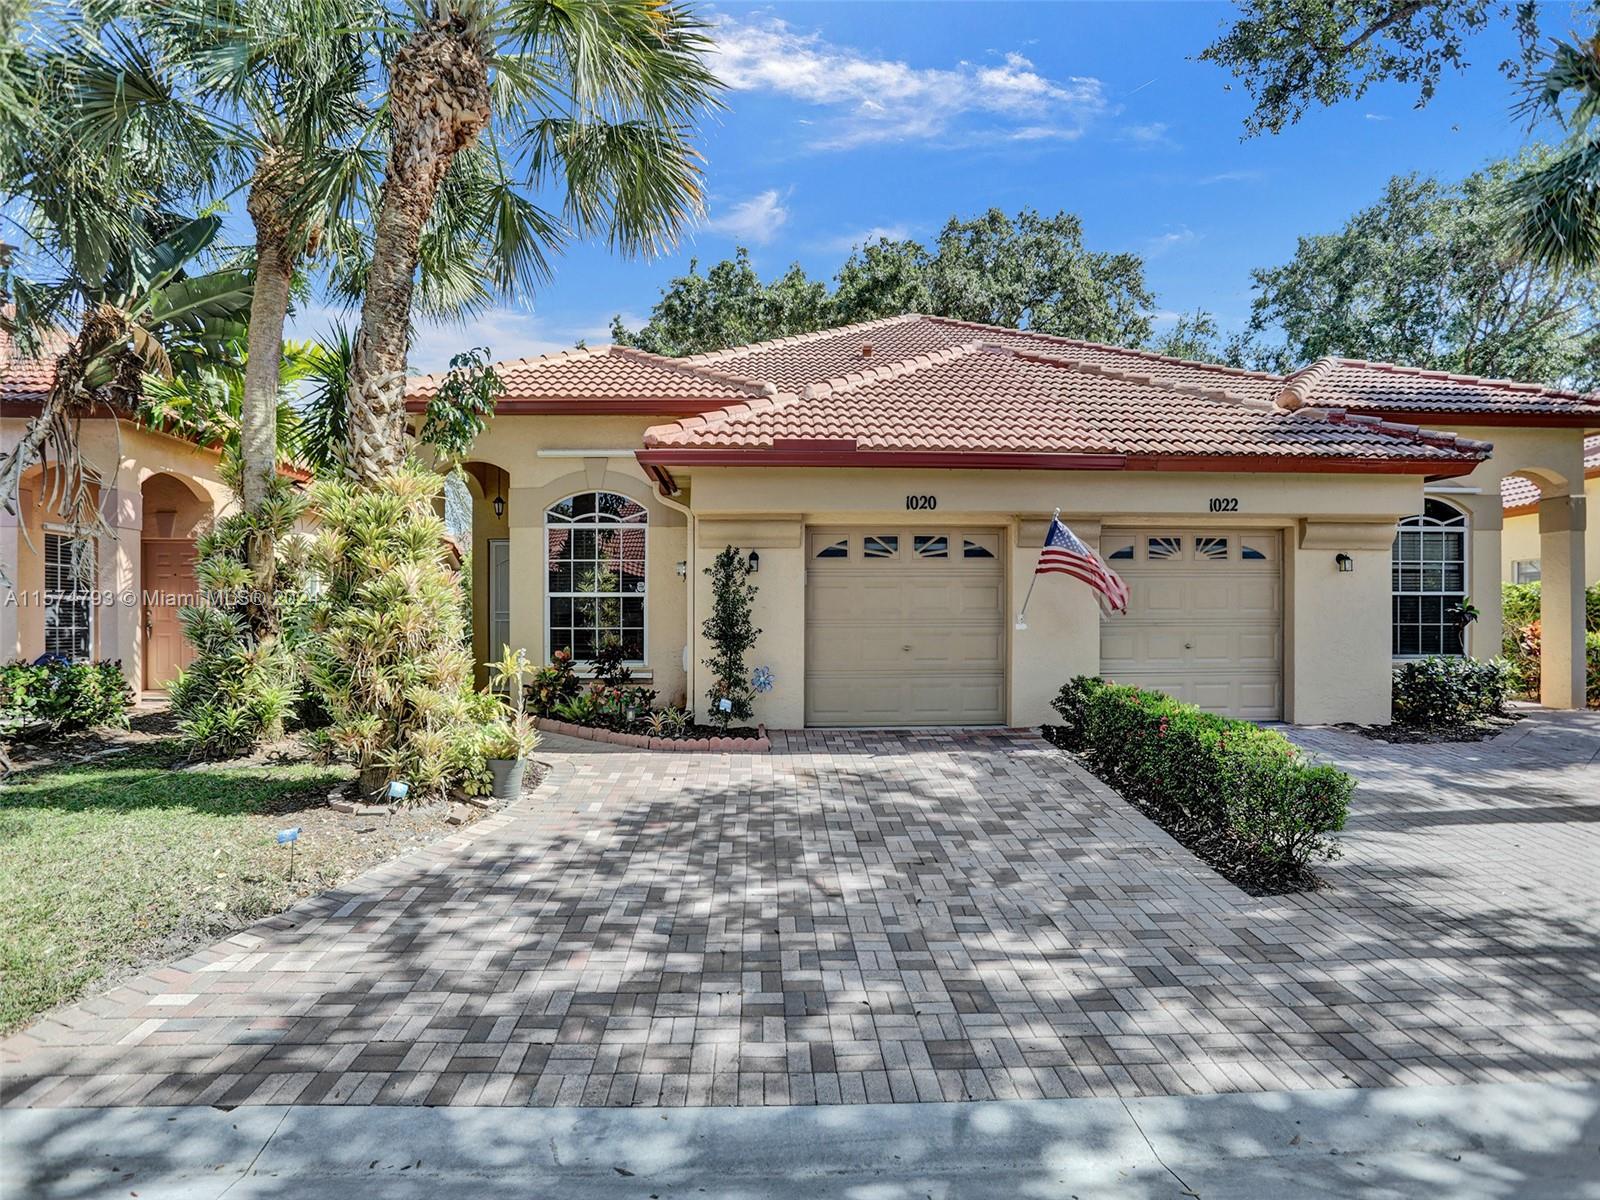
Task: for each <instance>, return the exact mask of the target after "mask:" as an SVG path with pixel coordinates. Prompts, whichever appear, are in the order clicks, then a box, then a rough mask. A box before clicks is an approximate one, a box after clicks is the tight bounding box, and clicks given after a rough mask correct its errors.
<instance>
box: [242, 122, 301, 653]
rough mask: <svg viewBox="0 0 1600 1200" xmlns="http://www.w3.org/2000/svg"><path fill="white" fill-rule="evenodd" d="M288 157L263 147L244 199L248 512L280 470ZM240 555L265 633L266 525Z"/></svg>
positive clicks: (271, 566) (269, 550) (289, 266)
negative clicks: (248, 232) (251, 261)
mask: <svg viewBox="0 0 1600 1200" xmlns="http://www.w3.org/2000/svg"><path fill="white" fill-rule="evenodd" d="M289 161H290V160H288V159H286V158H285V157H284V156H282V155H281V154H279V153H278V152H277V151H276V150H272V149H269V150H267V151H265V152H263V154H262V156H261V161H260V162H259V164H258V165H257V167H256V174H255V178H254V179H253V180H252V181H251V184H250V197H249V200H248V202H247V207H248V209H249V212H250V219H251V220H252V221H253V222H254V223H255V227H256V278H255V290H254V292H253V293H252V295H251V299H250V338H249V356H248V357H247V358H246V360H245V369H244V395H243V397H242V398H241V401H240V407H239V444H240V458H241V463H240V466H241V471H240V478H239V492H240V495H241V498H242V499H243V501H244V510H245V512H247V513H253V512H256V511H258V510H259V509H260V507H261V506H262V505H263V504H265V503H266V501H267V498H268V497H269V496H270V495H271V493H272V486H273V483H274V482H275V480H276V477H277V473H278V373H279V363H280V361H281V360H282V358H283V323H284V319H285V318H286V317H287V315H288V312H289V287H290V284H291V282H292V281H293V278H294V266H295V257H296V256H295V252H294V250H293V248H292V244H291V241H290V237H291V232H292V230H291V226H290V223H289V221H288V219H287V215H286V201H287V198H288V197H287V196H286V194H285V193H286V191H287V189H288V188H289V187H290V186H292V179H291V177H290V176H291V174H292V172H291V171H289V170H288V169H287V167H288V164H289ZM245 553H246V555H247V561H248V563H249V566H250V573H251V575H252V576H253V577H254V583H255V588H256V592H257V596H256V597H255V598H253V600H252V603H250V604H249V605H248V609H249V612H250V615H251V622H252V624H254V625H256V626H257V629H256V632H257V633H258V634H262V635H268V634H270V633H272V632H273V631H274V630H275V628H276V626H277V620H276V615H277V609H276V606H275V605H274V604H273V602H272V585H273V574H274V571H275V569H276V548H275V547H274V545H273V537H272V532H271V530H268V529H258V530H257V531H256V532H255V533H254V534H252V536H251V537H250V540H249V542H248V544H247V547H246V551H245Z"/></svg>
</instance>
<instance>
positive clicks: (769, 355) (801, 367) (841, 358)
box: [682, 313, 1284, 400]
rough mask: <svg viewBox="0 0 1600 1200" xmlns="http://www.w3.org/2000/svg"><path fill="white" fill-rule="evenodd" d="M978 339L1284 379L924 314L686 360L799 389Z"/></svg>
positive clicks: (1132, 366)
mask: <svg viewBox="0 0 1600 1200" xmlns="http://www.w3.org/2000/svg"><path fill="white" fill-rule="evenodd" d="M973 342H987V343H990V344H992V345H996V346H1004V347H1007V348H1011V349H1017V350H1037V351H1040V352H1042V353H1047V354H1063V355H1070V356H1071V357H1072V358H1074V359H1076V360H1079V361H1082V362H1088V363H1097V364H1100V365H1102V366H1107V367H1115V368H1119V369H1123V370H1132V371H1138V372H1140V373H1141V374H1146V375H1150V376H1152V377H1154V378H1157V379H1164V380H1168V381H1170V382H1174V383H1196V384H1199V385H1201V386H1205V387H1215V386H1217V384H1218V382H1219V381H1226V386H1227V387H1228V388H1230V389H1232V390H1234V391H1237V392H1240V393H1241V394H1244V395H1248V396H1251V397H1253V398H1259V399H1263V400H1270V399H1272V397H1273V396H1275V395H1277V393H1278V392H1279V391H1280V390H1281V389H1282V387H1283V382H1284V381H1283V378H1282V377H1281V376H1278V375H1268V374H1266V373H1264V372H1260V371H1244V370H1240V369H1239V368H1237V367H1224V366H1220V365H1218V364H1216V363H1202V362H1191V361H1188V360H1186V359H1180V358H1170V357H1168V356H1166V355H1162V354H1156V353H1154V352H1153V351H1149V350H1126V349H1123V348H1121V347H1119V346H1107V345H1103V344H1101V343H1099V342H1086V341H1081V340H1079V339H1077V338H1066V337H1057V336H1056V335H1054V334H1047V333H1034V332H1031V331H1029V330H1022V329H1008V328H1006V327H1004V326H1000V325H982V324H979V323H978V322H976V321H957V320H954V319H952V318H949V317H928V316H923V315H921V314H919V313H911V314H908V315H906V316H902V317H884V318H882V319H881V320H877V321H866V322H863V323H861V324H859V325H846V326H843V327H841V328H838V329H824V330H820V331H818V332H816V333H805V334H799V335H797V336H794V337H786V338H775V339H773V340H772V341H766V342H756V343H754V344H752V345H749V346H733V347H730V348H729V349H727V350H718V351H714V352H712V353H709V354H697V355H694V356H692V357H689V358H686V359H683V360H682V361H684V362H685V363H690V364H693V365H696V366H706V367H716V368H720V369H723V370H727V371H732V372H733V373H735V374H736V375H740V376H743V377H745V378H748V379H759V380H762V381H764V382H766V383H770V384H772V385H773V386H775V387H777V388H778V389H780V390H782V391H798V390H799V389H801V388H804V387H805V386H807V385H808V384H812V383H822V382H824V381H826V380H829V379H837V378H840V377H842V376H845V375H848V374H850V373H851V372H852V371H858V370H860V369H862V368H863V367H866V366H871V365H873V364H876V363H884V362H895V361H898V360H901V359H909V358H915V357H917V356H918V355H922V354H931V353H936V352H938V351H940V350H949V349H951V348H953V347H956V346H964V345H970V344H971V343H973ZM866 347H870V351H867V350H865V348H866Z"/></svg>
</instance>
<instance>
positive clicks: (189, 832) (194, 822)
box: [0, 742, 415, 1032]
mask: <svg viewBox="0 0 1600 1200" xmlns="http://www.w3.org/2000/svg"><path fill="white" fill-rule="evenodd" d="M178 763H179V753H178V749H177V746H176V744H175V743H173V742H155V743H152V744H149V745H148V746H146V747H144V748H141V749H138V750H134V751H130V752H129V753H127V754H124V755H121V756H119V757H117V758H114V759H108V760H103V761H99V762H94V763H82V764H76V765H64V766H55V767H47V768H43V769H39V770H36V771H29V772H25V773H23V774H21V775H17V776H13V777H12V778H11V779H9V780H7V781H6V782H5V784H4V785H3V786H0V897H3V898H4V899H3V901H0V1032H8V1031H11V1030H14V1029H16V1028H17V1027H19V1026H20V1025H23V1024H25V1023H26V1022H27V1021H28V1020H30V1019H31V1018H33V1017H35V1016H37V1015H38V1014H39V1013H41V1012H44V1011H45V1010H47V1009H50V1008H53V1007H55V1006H56V1005H58V1004H63V1003H66V1002H68V1001H71V1000H73V999H76V998H77V997H79V996H80V995H82V994H83V993H84V992H85V991H86V990H87V989H89V988H90V987H91V986H92V985H94V984H95V983H96V982H97V981H105V980H109V979H113V978H115V977H117V976H119V975H121V974H125V973H126V972H127V971H129V970H131V969H133V968H135V967H137V966H139V965H141V964H142V963H145V962H147V961H149V960H151V959H153V958H159V957H170V956H172V955H174V954H177V953H181V952H183V951H184V950H186V949H187V948H188V947H189V946H191V945H193V944H195V943H196V942H199V941H202V940H209V939H210V938H214V937H216V936H220V935H222V934H225V933H226V932H228V931H230V930H232V929H236V928H238V927H239V926H240V925H243V924H245V923H248V922H249V921H252V920H255V919H256V918H259V917H262V916H266V915H268V914H270V913H274V912H279V911H282V910H283V909H284V908H286V907H288V906H289V905H290V904H292V903H293V902H294V901H295V900H296V899H298V898H299V897H301V896H304V895H307V894H309V893H311V892H314V891H318V890H321V889H322V888H325V887H328V886H330V885H331V884H332V883H334V882H335V881H336V880H337V879H339V878H340V877H343V876H345V875H348V874H349V873H351V872H352V871H353V870H355V869H361V868H364V867H366V866H368V865H370V864H371V863H372V862H375V861H380V860H381V859H382V858H385V857H389V856H390V855H392V854H393V853H394V852H395V850H396V845H395V844H394V843H395V837H394V834H395V833H400V834H402V835H403V834H405V833H410V832H415V830H414V828H413V827H407V828H405V829H402V830H396V831H390V830H384V831H382V832H380V833H379V836H378V837H376V838H373V837H371V836H370V835H371V834H372V833H373V832H374V830H373V829H372V828H370V826H372V824H373V823H372V822H371V821H367V822H366V823H365V824H366V825H367V826H368V827H369V828H358V827H357V825H358V822H357V820H356V819H354V818H344V817H342V815H341V814H335V813H333V811H332V810H331V809H329V808H328V807H327V805H326V804H325V803H324V798H325V796H326V793H327V791H328V789H329V788H331V787H332V786H334V785H335V784H336V783H338V782H340V781H342V780H344V779H346V778H348V772H347V771H345V770H342V769H339V768H330V767H326V766H319V765H315V764H311V763H292V764H286V765H260V764H254V765H251V766H247V767H238V768H232V769H230V768H227V767H224V766H208V767H203V768H200V769H195V770H181V769H178ZM292 825H301V826H303V827H305V829H306V832H305V833H304V834H302V838H301V841H300V845H299V847H298V851H297V854H296V864H295V878H294V879H293V880H289V879H287V878H286V877H285V874H286V867H287V866H288V853H287V851H286V849H285V848H284V847H281V846H279V845H278V844H277V842H276V840H275V838H274V834H275V833H276V832H277V830H279V829H282V828H285V827H286V826H292Z"/></svg>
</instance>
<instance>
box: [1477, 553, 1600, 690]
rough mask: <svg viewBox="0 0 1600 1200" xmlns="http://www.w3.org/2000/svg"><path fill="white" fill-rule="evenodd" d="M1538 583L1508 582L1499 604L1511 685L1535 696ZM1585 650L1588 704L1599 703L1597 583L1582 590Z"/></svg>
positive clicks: (1599, 601)
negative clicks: (1510, 672)
mask: <svg viewBox="0 0 1600 1200" xmlns="http://www.w3.org/2000/svg"><path fill="white" fill-rule="evenodd" d="M1539 598H1540V587H1539V585H1538V584H1537V583H1508V584H1506V585H1505V586H1504V591H1503V595H1502V605H1503V609H1502V611H1503V612H1504V615H1505V635H1504V641H1503V642H1502V645H1501V653H1502V654H1503V655H1505V658H1506V661H1507V662H1509V663H1510V664H1511V670H1512V679H1513V682H1512V686H1513V688H1514V689H1515V690H1516V691H1517V693H1518V694H1520V695H1523V696H1529V697H1531V698H1533V699H1538V696H1539V686H1540V683H1541V674H1540V664H1539V654H1540V640H1541V636H1540V635H1541V634H1542V632H1543V630H1542V627H1541V626H1540V623H1539ZM1584 617H1585V628H1586V629H1587V630H1588V635H1587V637H1586V638H1585V651H1586V658H1587V660H1588V687H1587V693H1588V698H1589V705H1590V707H1596V706H1600V649H1597V643H1600V583H1595V584H1591V585H1590V586H1589V589H1588V591H1587V592H1586V593H1585V605H1584Z"/></svg>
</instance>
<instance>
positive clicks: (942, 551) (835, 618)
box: [806, 526, 1005, 726]
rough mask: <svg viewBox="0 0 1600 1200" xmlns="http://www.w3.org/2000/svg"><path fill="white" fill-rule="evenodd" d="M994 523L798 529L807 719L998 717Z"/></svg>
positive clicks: (1001, 712)
mask: <svg viewBox="0 0 1600 1200" xmlns="http://www.w3.org/2000/svg"><path fill="white" fill-rule="evenodd" d="M1000 547H1001V537H1000V531H999V530H996V529H937V528H935V529H927V528H918V529H897V528H895V527H894V526H887V527H877V526H874V527H858V528H848V529H810V530H807V543H806V553H807V570H806V724H808V725H865V726H885V725H994V724H999V723H1000V722H1001V721H1003V720H1004V719H1005V704H1004V691H1005V686H1004V685H1005V670H1004V667H1003V665H1002V664H1003V659H1004V653H1005V649H1004V645H1005V593H1004V587H1003V581H1004V576H1003V574H1002V571H1001V565H1002V563H1001V558H1000Z"/></svg>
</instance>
